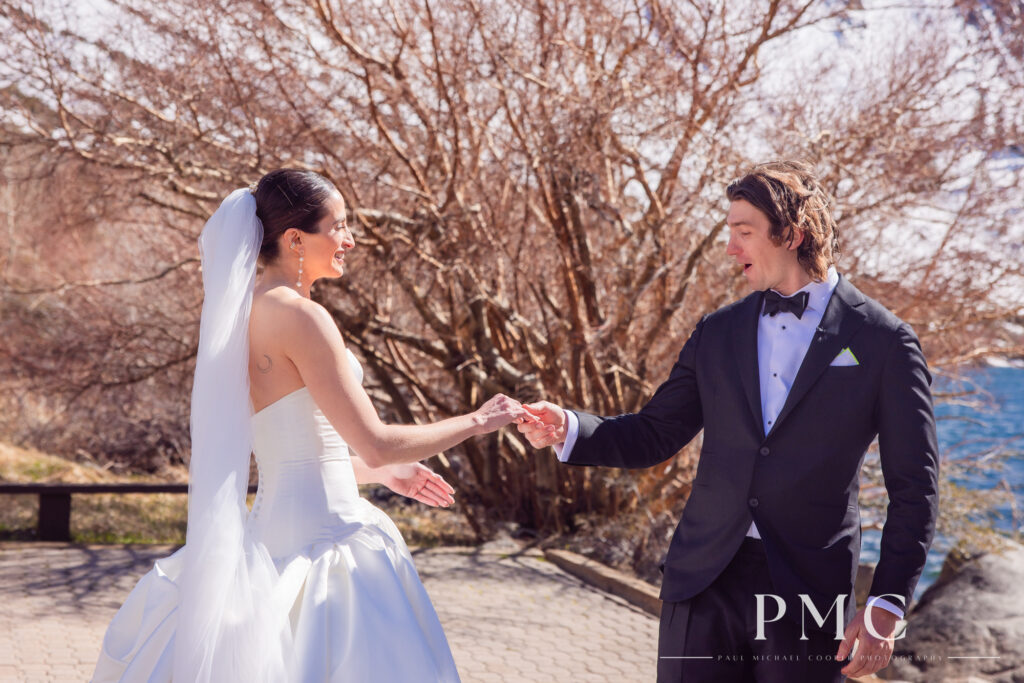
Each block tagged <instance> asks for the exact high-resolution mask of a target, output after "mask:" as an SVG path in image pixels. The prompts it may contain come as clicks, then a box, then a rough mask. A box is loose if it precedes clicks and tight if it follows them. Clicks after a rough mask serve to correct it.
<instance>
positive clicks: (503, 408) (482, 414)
mask: <svg viewBox="0 0 1024 683" xmlns="http://www.w3.org/2000/svg"><path fill="white" fill-rule="evenodd" d="M472 416H473V420H474V421H475V422H476V424H477V425H478V426H479V427H480V430H479V431H480V433H481V434H486V433H487V432H493V431H494V430H496V429H500V428H501V427H504V426H505V425H507V424H510V423H512V422H515V421H516V420H519V419H530V420H532V419H533V416H531V415H530V414H529V413H528V412H526V410H524V409H523V404H522V403H520V402H519V401H517V400H515V399H514V398H509V397H508V396H505V395H504V394H495V395H494V396H492V397H491V398H489V399H488V400H487V403H484V404H483V405H482V406H480V407H479V408H477V409H476V410H475V411H473V413H472Z"/></svg>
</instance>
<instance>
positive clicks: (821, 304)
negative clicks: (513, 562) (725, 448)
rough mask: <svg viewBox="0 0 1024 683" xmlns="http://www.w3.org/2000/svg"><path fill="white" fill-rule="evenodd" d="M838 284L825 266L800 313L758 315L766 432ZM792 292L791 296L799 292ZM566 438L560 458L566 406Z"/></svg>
mask: <svg viewBox="0 0 1024 683" xmlns="http://www.w3.org/2000/svg"><path fill="white" fill-rule="evenodd" d="M838 284H839V274H838V273H837V272H836V269H835V268H834V267H831V268H829V269H828V273H827V275H826V277H825V281H824V282H811V283H810V284H808V285H807V286H806V287H803V288H802V289H800V290H799V292H807V293H808V295H809V298H808V300H807V308H806V310H804V314H803V316H802V317H800V318H797V317H796V316H795V315H793V314H792V313H781V312H780V313H777V314H776V315H774V316H769V315H761V316H760V318H758V321H757V367H758V373H759V375H760V382H761V417H762V418H763V423H764V431H765V435H766V436H767V434H768V432H770V431H771V429H772V426H773V425H774V424H775V420H776V419H778V417H779V413H780V412H782V406H784V405H785V404H786V398H787V397H788V396H789V390H790V389H791V388H792V387H793V381H794V380H795V379H796V373H797V371H798V370H799V369H800V365H801V363H803V360H804V356H805V355H806V354H807V349H808V348H810V346H811V340H813V339H814V334H815V332H817V331H818V326H819V325H820V324H821V319H822V317H823V316H824V315H825V307H826V306H828V302H829V300H830V299H831V298H832V292H834V291H835V289H836V285H838ZM799 292H795V293H794V294H793V296H795V295H796V294H798V293H799ZM565 415H566V418H567V420H566V421H567V423H568V424H567V425H566V435H565V442H564V443H562V444H557V445H555V447H554V448H555V453H556V454H557V455H558V459H559V460H560V461H561V462H566V461H567V460H568V459H569V454H570V453H572V448H573V446H574V445H576V438H577V437H578V436H579V431H580V422H579V418H578V417H576V414H575V413H573V412H572V411H571V410H566V411H565ZM747 536H750V537H751V538H761V534H760V533H759V532H758V530H757V525H756V524H754V523H753V522H751V523H750V528H749V529H748V530H747ZM868 605H869V606H877V607H881V608H883V609H885V610H887V611H889V612H892V613H893V614H895V615H897V616H898V617H899V618H900V619H902V618H903V610H902V609H900V608H899V607H898V606H896V605H894V604H892V603H891V602H889V601H888V600H884V599H882V598H876V597H871V598H869V599H868Z"/></svg>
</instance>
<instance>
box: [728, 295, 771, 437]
mask: <svg viewBox="0 0 1024 683" xmlns="http://www.w3.org/2000/svg"><path fill="white" fill-rule="evenodd" d="M763 305H764V293H763V292H758V293H757V294H754V295H751V296H749V297H747V298H746V299H745V300H744V301H743V302H742V303H741V304H740V306H739V308H738V310H737V315H736V317H735V318H734V319H733V334H732V341H733V358H735V359H736V369H737V370H738V371H739V373H740V380H741V381H742V382H743V393H744V394H746V396H747V404H748V405H749V406H750V412H751V413H753V416H754V423H755V424H756V425H757V433H758V434H764V417H763V414H762V410H761V378H760V375H759V374H758V372H759V370H758V367H757V320H758V317H759V316H760V314H761V307H762V306H763Z"/></svg>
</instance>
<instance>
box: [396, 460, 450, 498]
mask: <svg viewBox="0 0 1024 683" xmlns="http://www.w3.org/2000/svg"><path fill="white" fill-rule="evenodd" d="M380 469H381V470H384V471H383V472H382V474H381V476H380V483H381V484H383V485H384V486H387V487H388V488H389V489H391V490H392V491H394V492H395V493H397V494H400V495H403V496H405V497H406V498H412V499H413V500H418V501H419V502H421V503H424V504H426V505H429V506H431V507H443V508H446V507H448V506H449V505H451V504H452V503H454V502H455V498H454V497H452V494H453V493H455V489H453V488H452V487H451V485H449V484H448V482H446V481H445V480H444V477H442V476H441V475H440V474H437V473H436V472H434V471H432V470H431V469H430V468H429V467H427V466H426V465H424V464H422V463H418V462H414V463H411V464H408V465H387V466H385V467H382V468H380Z"/></svg>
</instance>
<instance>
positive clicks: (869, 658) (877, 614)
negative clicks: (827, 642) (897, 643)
mask: <svg viewBox="0 0 1024 683" xmlns="http://www.w3.org/2000/svg"><path fill="white" fill-rule="evenodd" d="M868 609H870V610H871V626H872V627H873V630H874V633H872V632H871V630H869V629H868V625H867V623H865V618H866V616H867V610H868ZM898 623H899V617H897V616H896V615H895V614H893V613H892V612H889V611H887V610H884V609H882V608H881V607H871V608H867V607H865V608H862V609H861V610H860V611H859V612H857V615H856V616H854V618H853V621H851V622H850V625H849V626H847V627H846V633H845V634H844V637H843V642H841V643H840V644H839V650H838V651H837V652H836V659H837V660H840V661H842V660H844V659H846V658H847V657H848V656H849V655H850V653H851V652H853V644H854V642H855V641H856V643H857V650H856V652H853V657H850V661H849V662H848V663H847V664H846V666H844V667H843V670H842V673H843V675H844V676H849V677H850V678H862V677H864V676H867V675H869V674H873V673H875V672H876V671H879V670H881V669H884V668H885V666H886V665H887V664H888V663H889V658H890V657H892V650H893V642H894V640H895V638H894V635H893V634H894V633H895V632H896V626H897V625H898ZM876 636H881V638H879V637H876Z"/></svg>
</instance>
